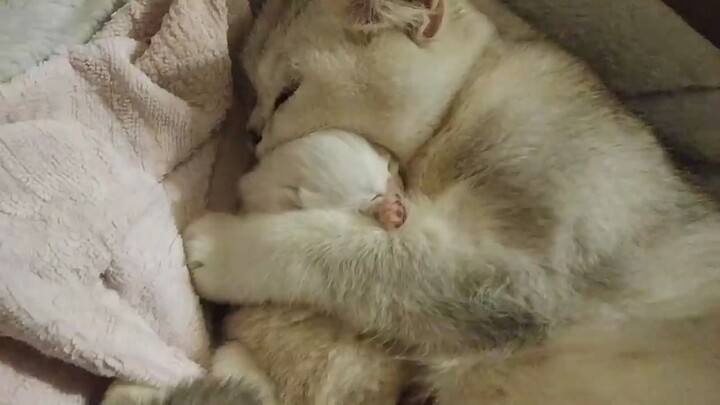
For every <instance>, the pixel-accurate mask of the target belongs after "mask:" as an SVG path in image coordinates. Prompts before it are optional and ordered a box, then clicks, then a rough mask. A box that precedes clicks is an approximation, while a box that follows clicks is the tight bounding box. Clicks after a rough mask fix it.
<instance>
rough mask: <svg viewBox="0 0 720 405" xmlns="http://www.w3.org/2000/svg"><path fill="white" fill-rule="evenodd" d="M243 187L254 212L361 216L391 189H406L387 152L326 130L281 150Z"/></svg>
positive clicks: (246, 203) (244, 180)
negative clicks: (331, 211) (333, 211)
mask: <svg viewBox="0 0 720 405" xmlns="http://www.w3.org/2000/svg"><path fill="white" fill-rule="evenodd" d="M239 187H240V190H239V191H240V195H241V198H242V200H243V205H244V208H245V210H247V211H249V212H278V211H287V210H290V209H307V208H353V209H358V210H362V209H365V208H367V207H368V206H370V205H371V204H372V202H373V201H374V200H375V199H376V198H377V197H379V196H382V195H384V194H386V193H387V192H388V191H389V190H391V188H394V187H399V188H402V179H401V178H400V175H399V173H398V166H397V162H396V161H395V160H394V159H392V157H391V156H390V154H389V153H387V152H386V151H384V150H383V149H382V148H379V147H376V146H374V145H371V144H370V143H369V142H367V141H366V140H365V139H364V138H362V137H360V136H357V135H355V134H352V133H349V132H345V131H341V130H325V131H318V132H314V133H312V134H309V135H307V136H305V137H302V138H300V139H296V140H293V141H289V142H286V143H284V144H282V145H279V146H278V147H277V148H275V149H274V150H273V153H270V154H268V155H267V156H266V157H265V158H264V159H262V160H261V161H260V162H259V164H258V165H257V166H256V167H255V168H254V169H253V170H252V171H251V172H250V173H248V174H247V175H245V176H243V177H242V178H241V180H240V184H239Z"/></svg>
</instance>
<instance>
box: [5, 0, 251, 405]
mask: <svg viewBox="0 0 720 405" xmlns="http://www.w3.org/2000/svg"><path fill="white" fill-rule="evenodd" d="M236 3H238V4H245V3H244V2H240V1H238V2H236ZM245 8H246V7H245ZM235 11H236V12H237V13H240V14H242V13H243V12H244V11H243V10H239V11H238V10H235ZM227 19H228V14H227V10H226V4H225V0H174V1H170V0H155V1H150V0H145V1H144V0H135V1H130V2H129V3H128V4H126V5H125V7H124V8H122V9H121V10H120V11H119V12H118V13H116V15H115V16H114V17H113V19H112V21H111V22H110V23H109V24H108V25H107V26H106V27H105V29H103V31H101V32H100V33H98V35H96V37H95V38H94V40H92V41H91V42H90V43H88V44H87V45H83V46H79V47H76V48H72V49H70V50H69V51H68V52H66V53H64V54H63V55H60V56H58V57H55V58H52V59H51V60H49V61H48V62H46V63H44V64H42V65H41V66H39V67H36V68H34V69H32V70H30V71H29V72H28V73H26V74H25V75H23V76H20V77H16V78H15V79H13V80H12V81H10V82H9V83H6V84H3V85H0V281H1V282H0V336H3V338H0V403H2V404H35V403H38V404H39V403H48V404H49V403H52V404H60V403H81V402H82V401H84V399H83V398H82V393H80V392H73V390H74V389H75V388H74V384H75V385H77V383H78V381H74V380H73V379H76V378H78V379H80V378H87V374H85V373H84V372H81V371H79V370H78V369H76V368H67V369H66V370H68V371H63V368H59V369H56V371H55V372H53V373H51V372H47V371H44V372H43V371H42V369H43V367H45V366H48V365H49V366H57V365H58V364H60V363H57V364H55V363H53V361H52V360H49V359H47V358H43V357H42V356H38V355H36V354H35V353H36V352H35V351H37V352H40V353H43V354H44V355H46V356H48V357H52V358H57V359H60V360H62V361H64V362H66V363H70V364H74V365H76V366H79V367H80V368H82V369H84V370H86V371H88V372H90V373H92V374H95V375H99V376H113V377H121V378H124V379H128V380H134V381H142V382H147V383H150V384H153V385H164V384H174V383H177V382H178V381H180V380H182V379H185V378H191V377H194V376H197V375H199V374H201V373H202V372H203V369H202V367H201V366H200V364H202V361H203V360H204V358H205V357H206V356H207V354H208V353H207V351H208V336H207V331H206V328H205V325H204V321H203V316H202V312H201V308H200V306H199V302H198V299H197V297H196V296H195V294H194V293H193V291H192V287H191V284H190V280H189V277H188V273H187V270H186V268H185V264H184V255H183V250H182V242H181V239H180V236H179V234H178V229H179V228H180V227H182V226H183V225H184V224H185V223H186V222H187V221H188V220H189V219H190V218H191V217H192V216H193V215H196V214H197V211H198V210H200V209H202V208H203V207H204V205H205V197H206V195H207V189H208V184H209V178H210V175H211V170H212V164H213V162H214V160H215V150H216V149H215V147H216V142H215V141H214V140H213V138H212V136H211V135H212V133H213V131H214V130H215V129H216V128H217V127H218V124H219V123H221V121H222V119H223V118H224V115H225V111H226V110H227V108H228V107H229V105H230V103H231V93H232V81H231V75H230V58H229V51H228V41H227V33H228V20H227ZM21 353H22V354H21ZM50 363H52V364H50ZM80 385H81V384H80Z"/></svg>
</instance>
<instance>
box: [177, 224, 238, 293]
mask: <svg viewBox="0 0 720 405" xmlns="http://www.w3.org/2000/svg"><path fill="white" fill-rule="evenodd" d="M233 219H234V218H232V217H231V216H230V215H227V214H218V213H209V214H205V215H203V216H202V217H200V218H199V219H198V220H196V221H195V222H193V223H191V224H190V225H189V226H188V227H187V229H186V230H185V232H184V233H183V244H184V246H185V257H186V261H187V267H188V270H190V274H191V276H192V280H193V284H194V285H195V289H196V290H197V292H198V294H199V295H200V296H202V297H204V298H208V299H213V298H216V297H217V296H218V295H219V294H220V291H221V290H222V285H223V279H224V278H225V274H224V273H225V271H226V267H227V254H228V251H227V239H226V238H225V237H224V234H225V233H226V232H225V228H226V227H227V226H228V223H229V222H230V221H232V220H233Z"/></svg>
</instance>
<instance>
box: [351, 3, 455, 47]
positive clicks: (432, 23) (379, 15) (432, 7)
mask: <svg viewBox="0 0 720 405" xmlns="http://www.w3.org/2000/svg"><path fill="white" fill-rule="evenodd" d="M445 1H447V0H347V3H346V4H347V9H346V12H347V13H348V15H349V16H350V22H351V24H352V25H354V26H355V27H357V28H360V29H361V30H363V31H366V32H373V31H377V30H380V29H382V28H387V27H395V28H401V29H407V30H409V33H410V34H411V35H412V36H413V37H414V38H415V39H418V40H430V39H433V38H434V37H435V35H437V33H438V31H439V30H440V27H441V25H442V22H443V18H444V17H445Z"/></svg>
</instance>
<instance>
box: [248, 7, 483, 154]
mask: <svg viewBox="0 0 720 405" xmlns="http://www.w3.org/2000/svg"><path fill="white" fill-rule="evenodd" d="M491 32H492V26H491V25H490V24H489V23H488V22H487V21H486V20H485V19H484V18H483V17H482V16H481V15H480V14H478V13H477V12H474V11H471V8H470V6H468V5H467V4H466V0H266V1H265V3H264V4H263V7H262V11H261V12H260V14H259V15H258V19H257V21H256V24H255V27H254V29H253V32H252V33H251V35H250V37H249V38H248V40H247V42H246V44H247V45H246V49H245V53H244V58H243V62H244V65H245V70H246V72H247V73H248V76H249V78H250V80H251V82H252V83H253V85H254V87H255V89H256V91H257V100H258V103H257V106H256V108H255V110H254V111H253V114H252V116H251V119H250V125H249V129H250V130H251V131H253V132H256V133H257V134H258V136H259V137H260V138H261V139H262V140H261V141H260V144H259V145H258V154H259V155H260V156H262V155H263V152H264V151H267V150H268V149H271V148H274V147H275V146H277V145H278V144H281V143H283V142H286V141H288V140H291V139H296V138H299V137H302V136H304V135H306V134H308V133H310V132H313V131H317V130H321V129H327V128H339V129H344V130H347V131H351V132H354V133H358V134H360V135H362V136H364V137H366V138H367V139H369V140H371V141H373V142H376V143H378V144H381V145H383V146H384V147H386V148H388V149H389V150H391V151H392V152H393V153H395V154H396V155H397V156H398V157H399V158H400V159H401V160H405V159H407V158H409V157H410V155H412V153H413V152H414V151H415V150H416V149H417V147H418V146H419V145H421V144H422V143H423V142H424V141H425V140H426V139H427V138H428V137H429V136H431V135H432V134H433V133H434V131H435V130H436V128H437V126H438V125H439V122H440V121H441V119H442V116H443V114H444V112H445V111H446V109H447V107H448V105H449V103H450V102H451V101H452V100H453V98H454V96H455V93H456V92H457V90H458V89H459V87H460V86H461V83H462V82H463V78H464V76H465V73H466V72H467V70H468V69H469V67H470V66H471V65H472V64H473V62H474V60H475V59H476V55H477V52H479V49H480V47H481V45H482V44H484V43H485V42H484V41H486V39H485V40H483V38H487V37H489V35H490V34H491Z"/></svg>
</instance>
